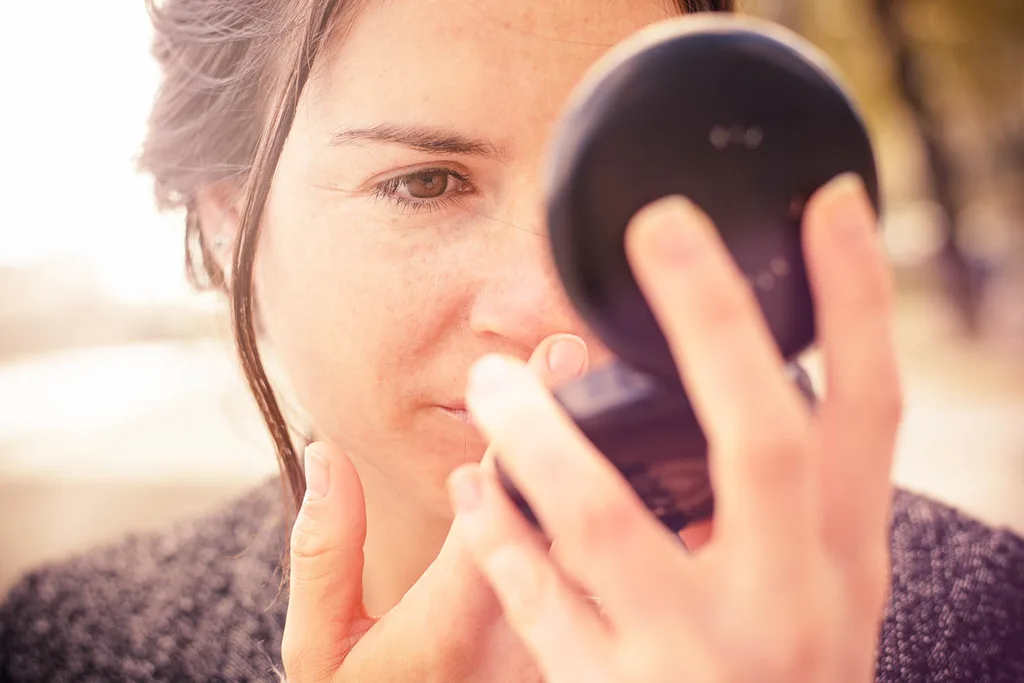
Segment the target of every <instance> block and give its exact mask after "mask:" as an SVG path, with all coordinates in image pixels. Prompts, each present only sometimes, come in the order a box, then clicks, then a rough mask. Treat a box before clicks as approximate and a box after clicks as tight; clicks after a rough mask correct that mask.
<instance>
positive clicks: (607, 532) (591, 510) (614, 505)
mask: <svg viewBox="0 0 1024 683" xmlns="http://www.w3.org/2000/svg"><path fill="white" fill-rule="evenodd" d="M601 498H604V499H605V502H602V501H601ZM611 500H614V498H613V497H611V496H606V497H604V496H593V497H591V499H590V502H588V503H587V504H586V505H585V506H584V507H582V508H581V509H580V510H578V511H577V513H576V514H575V515H574V516H573V518H572V519H573V521H574V525H573V526H574V528H573V529H572V530H571V531H570V535H571V536H572V538H573V541H572V542H573V543H574V544H576V545H578V547H579V548H580V550H581V551H582V554H583V555H584V556H588V557H592V556H594V555H595V554H600V553H602V552H604V550H605V549H612V550H614V549H616V548H623V547H625V544H624V543H623V542H624V541H625V540H626V539H628V538H630V537H631V536H632V529H633V525H634V520H635V516H636V513H637V511H636V510H635V509H634V506H631V505H627V504H625V503H624V502H610V501H611Z"/></svg>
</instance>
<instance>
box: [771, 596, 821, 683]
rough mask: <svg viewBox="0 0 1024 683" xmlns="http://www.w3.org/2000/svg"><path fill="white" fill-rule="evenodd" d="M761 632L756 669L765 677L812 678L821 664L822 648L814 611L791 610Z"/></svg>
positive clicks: (782, 678)
mask: <svg viewBox="0 0 1024 683" xmlns="http://www.w3.org/2000/svg"><path fill="white" fill-rule="evenodd" d="M768 631H769V632H768V633H766V634H764V636H763V640H762V641H761V643H762V646H761V647H760V648H759V649H758V652H757V658H758V660H759V661H757V662H756V665H757V668H758V669H759V670H760V671H762V672H763V673H764V674H766V676H765V679H766V680H803V679H805V678H808V677H810V678H813V677H814V674H813V672H817V671H820V670H821V668H822V664H823V663H824V657H825V654H826V653H825V647H824V645H825V644H824V642H823V639H822V636H821V635H820V634H821V633H823V632H824V629H822V628H821V627H820V624H819V620H818V619H817V617H816V616H815V611H814V610H791V611H790V612H789V616H787V617H786V618H783V619H778V620H776V621H775V623H773V624H772V625H771V628H770V629H769V630H768Z"/></svg>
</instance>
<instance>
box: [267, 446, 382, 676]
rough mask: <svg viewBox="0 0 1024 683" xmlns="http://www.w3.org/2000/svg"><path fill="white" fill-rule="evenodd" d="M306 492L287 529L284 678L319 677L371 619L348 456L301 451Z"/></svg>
mask: <svg viewBox="0 0 1024 683" xmlns="http://www.w3.org/2000/svg"><path fill="white" fill-rule="evenodd" d="M305 469H306V482H307V483H306V496H305V499H304V500H303V502H302V507H301V509H300V510H299V514H298V517H297V518H296V520H295V525H294V527H293V528H292V534H291V551H290V552H291V556H290V563H291V569H290V579H289V584H290V585H289V591H290V592H289V598H288V613H287V616H286V620H285V631H284V637H283V639H282V644H281V650H282V658H283V661H284V666H285V671H286V672H287V674H288V680H289V681H295V682H297V683H310V682H313V681H326V680H329V679H330V678H331V676H332V675H333V674H334V671H335V670H336V669H337V668H338V666H339V665H340V664H341V663H342V661H343V660H344V659H345V657H346V655H347V654H348V652H349V650H351V648H352V646H353V645H354V644H355V642H356V641H357V640H358V639H359V637H360V636H361V635H362V634H363V633H364V632H365V631H366V630H367V629H368V628H369V627H370V625H371V623H372V622H371V620H370V619H369V618H368V615H367V614H366V610H365V609H364V607H363V587H362V586H363V542H364V541H365V539H366V512H365V505H364V502H363V489H362V485H361V484H360V481H359V476H358V474H356V470H355V468H354V467H353V466H352V463H351V461H350V460H349V459H348V458H347V457H346V456H345V454H344V453H342V452H341V451H340V450H339V449H337V448H336V447H334V446H332V445H330V444H328V443H326V442H318V443H314V444H311V445H310V446H309V447H308V448H307V449H306V455H305Z"/></svg>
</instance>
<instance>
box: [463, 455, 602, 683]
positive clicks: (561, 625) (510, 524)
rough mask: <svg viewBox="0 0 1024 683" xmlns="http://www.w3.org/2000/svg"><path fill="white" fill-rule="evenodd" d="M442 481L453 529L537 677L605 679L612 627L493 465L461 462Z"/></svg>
mask: <svg viewBox="0 0 1024 683" xmlns="http://www.w3.org/2000/svg"><path fill="white" fill-rule="evenodd" d="M449 485H450V491H451V494H452V502H453V505H454V506H455V508H456V510H457V511H458V515H457V517H456V519H457V522H456V527H455V528H456V531H457V533H459V534H460V535H461V536H462V538H464V539H465V542H466V545H467V548H468V549H469V551H470V553H471V554H472V556H473V558H474V560H475V561H476V563H477V565H478V566H479V567H480V568H481V570H482V571H483V573H484V574H485V575H486V576H487V579H488V580H489V581H490V583H491V585H492V586H493V587H494V591H495V593H496V594H497V595H498V599H499V600H500V601H501V604H502V607H503V609H504V613H505V617H506V619H508V621H509V623H510V624H511V625H512V627H513V629H515V631H516V632H517V633H518V634H519V636H520V638H522V640H523V642H524V643H525V645H526V646H527V648H528V649H529V650H530V651H531V653H532V654H533V656H534V657H535V658H536V660H537V664H538V665H539V667H540V669H541V671H542V673H543V674H544V680H546V681H551V682H552V683H559V682H561V681H581V680H583V681H601V680H608V677H607V675H608V672H609V666H608V663H609V661H610V658H609V655H610V654H611V653H612V652H613V648H614V647H615V641H614V639H613V637H612V634H611V632H610V631H609V629H608V628H607V626H606V625H605V623H604V622H603V621H602V620H601V618H600V617H599V616H598V614H597V612H596V611H595V610H594V608H593V606H592V605H591V604H590V603H589V602H587V600H586V599H585V598H584V597H582V596H580V595H579V594H578V593H577V592H576V591H575V590H573V588H572V587H571V584H569V583H568V582H566V581H565V580H564V578H563V577H562V576H561V574H560V573H559V571H558V570H557V568H556V567H555V566H554V565H553V564H552V562H551V560H550V559H549V557H548V555H547V553H546V551H545V550H544V548H543V547H541V545H539V544H538V543H537V541H536V538H535V537H534V535H533V534H532V533H531V529H529V528H528V525H527V524H526V522H525V520H523V518H522V516H521V515H519V514H518V512H517V511H516V510H515V509H514V508H513V507H512V505H511V503H510V502H509V500H508V498H507V497H506V496H505V495H504V493H503V491H502V490H501V488H500V487H499V485H498V483H497V480H496V478H495V477H494V476H493V473H489V472H486V471H484V470H481V469H480V468H478V467H475V466H472V465H469V466H465V467H462V468H459V469H458V470H456V471H455V472H454V473H453V474H452V476H451V477H450V479H449Z"/></svg>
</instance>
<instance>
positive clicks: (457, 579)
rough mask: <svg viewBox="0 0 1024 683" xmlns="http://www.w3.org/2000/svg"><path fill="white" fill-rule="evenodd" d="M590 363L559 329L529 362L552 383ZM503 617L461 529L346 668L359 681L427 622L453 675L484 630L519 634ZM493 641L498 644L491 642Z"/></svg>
mask: <svg viewBox="0 0 1024 683" xmlns="http://www.w3.org/2000/svg"><path fill="white" fill-rule="evenodd" d="M586 365H587V348H586V344H585V343H584V342H583V340H582V339H580V338H579V337H576V336H574V335H571V334H555V335H551V336H550V337H548V338H546V339H544V340H543V341H541V343H540V344H538V345H537V347H536V348H535V349H534V351H533V354H531V356H530V359H529V361H528V363H527V366H528V367H529V368H530V371H531V372H533V373H534V375H536V376H537V378H538V379H539V380H540V381H542V382H544V383H545V384H547V385H549V386H553V385H555V384H558V383H560V382H563V381H566V380H568V379H570V378H572V377H574V376H576V375H578V374H581V373H582V372H584V371H585V369H586ZM493 457H494V455H493V449H488V450H487V452H486V453H485V454H484V457H483V462H482V463H481V464H482V465H484V466H490V465H489V463H490V462H491V461H492V460H493ZM538 539H539V536H538ZM500 621H501V606H500V604H499V603H498V600H497V597H496V596H495V595H494V591H493V589H492V588H491V586H490V584H489V583H488V582H487V580H486V578H485V577H484V576H483V575H482V574H481V573H480V570H479V569H478V568H477V566H476V564H475V563H473V562H472V560H471V558H470V557H469V555H468V551H467V550H466V549H465V546H464V539H462V538H461V537H460V536H459V535H458V534H449V535H448V537H447V538H446V539H445V542H444V544H443V545H442V547H441V550H440V552H439V553H438V555H437V558H436V559H435V560H434V561H433V562H432V563H431V564H430V566H429V567H428V568H427V569H426V571H425V572H424V573H423V575H422V576H421V577H420V578H419V579H418V580H417V581H416V583H415V584H413V586H412V587H411V588H410V589H409V590H408V591H407V592H406V594H405V595H404V596H403V597H402V600H401V603H400V605H399V606H398V607H397V608H396V609H394V610H392V611H391V612H389V613H388V614H386V615H384V617H383V618H382V619H381V622H380V624H379V626H378V628H375V629H374V630H373V631H372V632H370V633H369V634H367V635H366V637H364V639H363V640H362V641H360V644H359V649H360V652H361V653H365V655H363V654H361V655H360V657H359V659H358V661H349V662H346V664H345V668H344V671H345V674H346V675H347V676H349V677H351V678H352V679H353V680H361V676H363V669H362V668H360V667H363V665H364V664H366V667H367V668H368V669H369V671H368V672H367V674H366V675H369V674H370V673H371V672H372V671H373V670H374V669H373V667H374V666H375V662H377V661H378V660H376V659H374V654H375V653H376V652H377V651H378V649H379V650H380V652H381V654H380V657H387V656H388V653H387V650H388V648H390V647H391V643H393V642H394V637H393V636H392V635H391V634H394V633H416V632H418V631H419V630H420V629H422V624H423V623H424V622H426V623H429V624H431V625H432V627H433V628H435V629H437V631H438V632H440V633H444V634H445V638H444V639H443V641H442V642H441V643H440V644H439V645H438V646H436V647H435V652H434V653H433V655H432V657H433V661H435V662H439V663H442V664H441V666H443V667H444V670H446V671H448V672H449V674H451V675H453V676H454V675H456V673H457V671H459V670H460V667H463V666H465V667H472V666H474V665H475V663H476V662H475V660H474V659H473V658H472V657H471V656H469V655H470V654H472V653H473V652H474V650H476V649H478V648H479V637H480V636H479V634H480V633H481V632H484V631H486V632H489V633H491V634H492V638H502V637H506V636H507V637H509V638H514V637H515V636H514V635H513V634H511V633H507V634H506V636H503V635H495V633H498V634H502V633H505V628H507V627H504V626H503V625H502V624H500V623H499V622H500ZM378 644H379V645H378ZM492 645H495V646H497V644H496V643H493V642H492ZM506 650H507V653H506V655H505V656H504V658H503V659H504V660H505V662H504V663H505V664H507V665H508V666H510V667H513V666H516V663H515V662H512V661H510V659H511V658H513V657H515V656H517V654H518V653H519V652H521V650H522V648H521V647H514V646H512V644H510V645H509V647H507V648H506ZM522 665H523V668H526V667H527V666H528V665H529V662H528V661H525V662H522ZM477 673H478V674H479V672H477ZM467 674H468V672H467Z"/></svg>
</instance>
